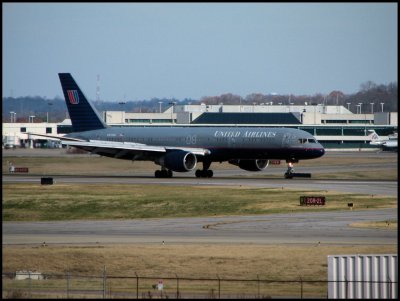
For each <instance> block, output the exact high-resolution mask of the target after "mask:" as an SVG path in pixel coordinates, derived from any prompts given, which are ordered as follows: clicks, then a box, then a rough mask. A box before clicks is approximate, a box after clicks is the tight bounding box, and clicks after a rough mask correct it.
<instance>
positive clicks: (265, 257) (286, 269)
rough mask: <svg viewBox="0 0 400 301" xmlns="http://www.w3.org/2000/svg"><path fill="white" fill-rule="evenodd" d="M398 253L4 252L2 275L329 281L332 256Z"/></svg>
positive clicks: (145, 248)
mask: <svg viewBox="0 0 400 301" xmlns="http://www.w3.org/2000/svg"><path fill="white" fill-rule="evenodd" d="M385 253H386V254H387V253H397V245H384V246H376V245H371V246H358V245H354V246H340V245H339V246H338V245H323V244H321V245H289V244H287V245H243V244H221V245H218V244H165V245H162V244H135V245H132V244H129V245H96V246H56V245H55V246H51V245H50V246H47V247H40V246H3V272H14V271H16V270H38V271H40V272H42V273H64V272H67V271H68V272H70V273H72V274H84V275H101V273H102V270H103V266H106V267H107V274H108V275H115V276H134V275H135V272H136V273H137V274H138V275H140V276H149V277H153V276H154V277H161V276H163V277H175V275H176V274H177V275H179V277H192V278H196V277H200V278H206V277H212V278H215V277H216V276H217V275H219V276H220V277H221V278H238V279H256V277H257V275H259V277H262V278H264V279H285V280H293V279H298V278H299V276H301V277H302V278H303V279H310V280H316V279H320V280H324V279H326V278H327V255H336V254H385Z"/></svg>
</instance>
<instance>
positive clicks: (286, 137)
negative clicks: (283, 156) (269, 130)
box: [282, 133, 291, 148]
mask: <svg viewBox="0 0 400 301" xmlns="http://www.w3.org/2000/svg"><path fill="white" fill-rule="evenodd" d="M290 139H291V135H290V134H288V133H286V134H283V137H282V147H283V148H285V147H288V146H289V145H290Z"/></svg>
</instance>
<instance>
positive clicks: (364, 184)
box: [3, 171, 398, 196]
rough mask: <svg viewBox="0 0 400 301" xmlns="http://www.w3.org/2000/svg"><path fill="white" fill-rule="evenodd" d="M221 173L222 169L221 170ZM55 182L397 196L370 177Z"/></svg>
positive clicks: (393, 184)
mask: <svg viewBox="0 0 400 301" xmlns="http://www.w3.org/2000/svg"><path fill="white" fill-rule="evenodd" d="M222 174H223V171H222ZM47 176H51V177H53V179H54V181H55V182H56V183H92V184H95V183H97V184H98V183H104V184H137V185H146V184H154V185H182V186H184V185H195V186H227V187H229V186H249V187H260V188H282V189H308V190H318V191H330V190H333V191H339V192H345V193H360V194H369V195H386V196H397V187H398V183H397V181H371V180H313V179H301V178H294V179H277V178H259V177H251V176H247V177H241V178H235V177H224V176H216V177H214V178H211V179H204V178H194V177H189V176H188V175H184V176H175V177H174V178H169V179H156V178H154V177H152V176H149V175H148V173H147V176H108V177H105V176H57V175H54V176H52V175H46V177H47ZM40 179H41V176H38V175H36V176H33V175H30V176H27V175H3V183H38V184H40Z"/></svg>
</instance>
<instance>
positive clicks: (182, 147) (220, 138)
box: [53, 73, 325, 178]
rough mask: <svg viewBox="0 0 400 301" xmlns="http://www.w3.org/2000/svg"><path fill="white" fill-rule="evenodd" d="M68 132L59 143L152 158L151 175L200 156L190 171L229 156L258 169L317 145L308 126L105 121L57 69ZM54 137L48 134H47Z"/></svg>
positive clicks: (181, 168) (208, 173)
mask: <svg viewBox="0 0 400 301" xmlns="http://www.w3.org/2000/svg"><path fill="white" fill-rule="evenodd" d="M58 75H59V78H60V82H61V86H62V90H63V93H64V97H65V102H66V104H67V108H68V111H69V115H70V118H71V122H72V127H73V132H72V133H69V134H66V135H65V136H63V137H62V138H60V140H61V141H62V144H64V145H68V146H73V147H76V148H78V149H83V150H85V151H88V152H90V153H93V154H98V155H101V156H106V157H111V158H116V159H125V160H131V161H135V160H142V161H153V162H154V163H155V164H157V165H160V166H161V169H160V170H156V171H155V174H154V175H155V177H156V178H170V177H172V176H173V172H190V171H193V170H194V169H195V168H196V165H197V163H198V162H202V164H203V168H202V169H197V170H196V172H195V175H196V177H202V178H211V177H213V174H214V173H213V171H212V170H211V169H210V165H211V164H212V163H213V162H220V163H222V162H226V161H227V162H229V163H230V164H233V165H236V166H238V167H239V168H241V169H243V170H247V171H262V170H264V169H265V168H266V167H267V166H268V164H269V160H271V159H274V160H275V159H276V160H286V162H287V163H288V164H289V165H288V171H287V173H291V172H293V167H292V166H293V163H297V162H299V160H307V159H314V158H319V157H321V156H323V155H324V153H325V150H324V148H323V146H322V145H321V144H320V143H318V141H317V140H316V139H315V138H314V137H313V136H312V135H311V134H310V133H308V132H306V131H303V130H299V129H293V128H283V127H282V128H277V127H275V128H273V127H239V126H229V127H224V126H200V127H198V126H190V125H185V126H169V127H165V126H163V127H156V126H142V127H114V126H113V127H111V126H108V125H107V124H105V122H104V121H103V120H102V119H101V118H100V115H99V113H98V112H97V111H96V109H95V108H94V106H93V105H92V104H91V102H90V101H89V100H88V99H87V98H86V97H85V95H84V94H83V92H82V90H81V89H80V88H79V86H78V85H77V83H76V82H75V80H74V78H73V77H72V75H71V74H70V73H59V74H58ZM53 138H54V137H53Z"/></svg>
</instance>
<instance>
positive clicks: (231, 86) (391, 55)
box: [2, 2, 398, 102]
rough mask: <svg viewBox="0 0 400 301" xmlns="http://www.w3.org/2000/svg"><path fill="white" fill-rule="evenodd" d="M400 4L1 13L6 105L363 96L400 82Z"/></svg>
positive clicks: (33, 6)
mask: <svg viewBox="0 0 400 301" xmlns="http://www.w3.org/2000/svg"><path fill="white" fill-rule="evenodd" d="M397 10H398V5H397V3H390V2H387V3H382V2H377V3H328V4H326V3H4V2H3V3H2V13H3V16H2V17H3V18H2V19H3V26H2V28H3V29H2V30H3V32H2V37H3V43H2V45H3V49H2V53H3V56H2V61H3V64H2V65H3V82H2V85H3V89H2V91H3V97H8V96H12V97H20V96H42V97H46V98H49V99H52V98H54V97H61V95H62V90H61V86H60V83H59V79H58V75H57V74H58V73H63V72H69V73H71V74H72V76H73V77H74V78H75V80H76V81H77V83H78V85H79V86H80V88H81V90H83V92H84V94H85V95H86V96H87V97H88V98H89V99H92V100H95V99H96V97H97V89H98V88H97V87H98V86H99V90H98V91H99V97H100V99H101V100H103V101H112V102H119V101H123V100H126V101H130V100H144V99H152V98H175V99H178V100H183V99H185V98H191V99H193V100H200V99H201V98H202V97H205V96H219V95H221V94H225V93H232V94H235V95H239V96H242V97H246V96H247V95H249V94H252V93H262V94H270V93H277V94H282V95H289V94H293V95H314V94H317V93H321V94H328V93H330V92H332V91H337V90H339V91H342V92H343V93H345V94H352V93H356V92H357V91H359V90H360V86H361V84H362V83H365V82H367V81H373V82H375V83H376V84H385V85H386V84H388V83H391V82H397V74H398V69H397V66H398V56H397V55H398V49H397V47H398V46H397V45H398V32H397Z"/></svg>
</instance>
